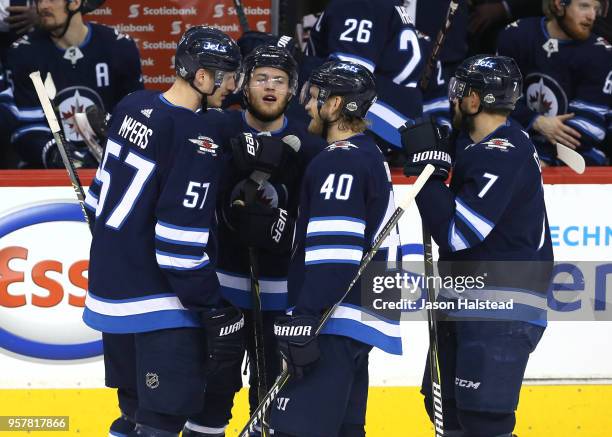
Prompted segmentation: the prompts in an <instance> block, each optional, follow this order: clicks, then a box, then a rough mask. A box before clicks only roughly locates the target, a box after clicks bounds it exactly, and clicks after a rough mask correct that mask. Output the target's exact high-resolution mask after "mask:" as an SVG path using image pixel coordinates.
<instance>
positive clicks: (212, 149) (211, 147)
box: [189, 135, 219, 156]
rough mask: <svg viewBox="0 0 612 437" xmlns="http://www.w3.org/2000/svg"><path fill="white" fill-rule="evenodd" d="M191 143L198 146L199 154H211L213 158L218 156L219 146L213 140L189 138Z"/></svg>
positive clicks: (201, 137)
mask: <svg viewBox="0 0 612 437" xmlns="http://www.w3.org/2000/svg"><path fill="white" fill-rule="evenodd" d="M189 141H190V142H192V143H193V144H195V145H197V146H198V153H199V154H201V155H205V154H207V153H210V154H211V155H212V156H217V149H218V148H219V146H218V145H216V144H215V142H214V141H213V139H212V138H210V137H205V136H202V135H198V137H197V138H189Z"/></svg>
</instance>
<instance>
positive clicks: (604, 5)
mask: <svg viewBox="0 0 612 437" xmlns="http://www.w3.org/2000/svg"><path fill="white" fill-rule="evenodd" d="M547 1H552V0H547ZM598 1H599V3H600V4H601V10H600V15H601V16H602V17H607V16H608V7H609V2H608V0H598ZM560 3H561V6H564V7H567V6H569V5H570V4H571V3H572V0H561V2H560ZM545 6H546V5H545Z"/></svg>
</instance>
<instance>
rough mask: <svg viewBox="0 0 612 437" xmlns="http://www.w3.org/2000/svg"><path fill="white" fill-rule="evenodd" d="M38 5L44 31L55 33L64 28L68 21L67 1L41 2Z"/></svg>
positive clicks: (42, 0) (50, 0)
mask: <svg viewBox="0 0 612 437" xmlns="http://www.w3.org/2000/svg"><path fill="white" fill-rule="evenodd" d="M36 5H37V7H38V15H39V16H40V27H41V28H42V29H44V30H46V31H47V32H53V31H55V30H60V29H63V28H64V26H65V25H66V20H68V13H67V12H66V0H39V1H37V2H36Z"/></svg>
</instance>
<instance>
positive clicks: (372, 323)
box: [236, 60, 401, 437]
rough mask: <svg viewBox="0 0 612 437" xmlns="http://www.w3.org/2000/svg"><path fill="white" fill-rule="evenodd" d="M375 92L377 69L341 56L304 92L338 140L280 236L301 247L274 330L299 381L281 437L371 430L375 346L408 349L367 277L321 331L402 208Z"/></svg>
mask: <svg viewBox="0 0 612 437" xmlns="http://www.w3.org/2000/svg"><path fill="white" fill-rule="evenodd" d="M375 98H376V87H375V83H374V77H373V75H372V73H370V71H369V70H368V69H367V68H366V67H364V66H363V65H360V64H355V63H352V62H346V61H337V60H336V61H330V62H327V63H325V64H323V65H322V66H321V67H319V68H317V69H316V70H315V71H314V72H313V73H312V75H311V76H310V78H309V81H308V82H306V84H305V85H304V87H303V90H302V99H301V101H302V102H304V103H306V110H307V112H308V114H309V115H310V116H311V117H312V119H311V122H310V124H309V126H308V131H309V132H311V133H313V134H317V135H321V136H323V137H324V138H325V139H326V140H327V142H328V143H329V145H328V146H327V147H326V148H325V149H324V150H323V151H321V152H319V154H317V155H316V156H315V157H314V159H313V160H312V161H311V162H310V164H309V165H308V167H307V168H306V173H305V175H304V178H303V180H302V185H301V193H300V201H299V215H298V219H297V223H296V224H295V226H291V225H290V224H291V222H292V220H290V219H288V220H287V223H286V225H285V226H284V228H283V229H282V230H280V235H278V237H279V238H278V240H279V241H281V242H284V243H285V244H289V245H292V256H291V261H290V266H289V278H288V290H289V305H290V307H291V308H292V315H291V316H283V317H280V318H278V319H277V320H276V322H275V326H274V332H275V334H276V337H277V341H278V347H279V351H280V354H281V356H282V357H283V360H284V361H285V363H286V365H287V366H289V369H290V372H291V374H292V376H293V378H292V379H291V380H290V382H289V383H288V385H287V386H286V387H285V388H283V389H282V390H281V392H280V393H279V395H278V398H277V401H276V402H275V403H274V405H273V406H272V411H271V413H270V414H271V418H270V425H271V428H273V429H274V435H275V436H281V437H285V436H314V435H317V436H335V435H351V436H359V435H364V433H365V430H364V425H365V412H366V403H367V393H368V355H369V352H370V350H371V349H372V347H374V346H375V347H379V348H380V349H382V350H384V351H386V352H389V353H394V354H400V353H401V340H400V333H399V323H394V322H392V321H388V320H386V319H382V318H379V317H377V316H376V315H374V314H370V313H368V312H366V310H365V308H364V306H363V305H362V303H361V298H360V285H359V283H358V284H357V285H355V287H353V289H352V291H351V293H350V294H349V296H348V297H347V298H346V299H345V301H343V302H342V304H341V305H340V307H339V308H338V309H337V310H336V311H335V312H334V314H333V315H332V316H331V318H330V320H329V321H328V323H327V324H326V326H325V328H324V329H323V331H322V332H321V334H322V335H320V336H318V337H317V336H315V335H314V331H315V328H316V325H317V324H318V322H319V320H320V319H321V317H322V315H323V313H324V311H325V310H327V309H329V308H331V307H332V306H333V305H334V304H335V303H337V302H338V301H339V299H340V298H341V296H342V295H343V294H344V292H345V291H346V287H347V286H348V284H349V283H350V281H351V279H352V278H353V277H354V275H355V274H356V272H357V268H358V265H359V262H360V261H361V258H362V256H363V254H364V253H365V251H367V250H368V249H369V248H370V247H371V244H372V241H373V240H374V238H375V237H376V235H377V233H378V232H379V231H380V229H381V227H382V225H383V224H384V223H385V221H386V220H387V218H388V217H389V216H390V215H391V214H392V212H393V211H394V209H395V205H394V200H393V191H392V186H391V181H390V176H389V171H388V167H387V165H386V163H385V162H384V158H383V155H382V153H381V152H380V150H379V148H378V146H377V145H376V143H374V141H373V140H372V139H371V138H370V137H369V136H366V135H364V134H363V132H364V131H365V128H366V125H367V124H366V121H365V119H364V117H365V114H366V112H367V111H368V109H369V108H370V106H371V105H372V102H373V101H374V100H375ZM236 208H240V207H236ZM250 226H251V228H250V231H251V232H252V233H258V234H260V235H261V234H268V235H270V234H271V230H274V229H278V227H276V228H275V227H274V225H273V224H272V225H271V224H270V222H269V221H268V222H266V221H261V222H260V223H257V222H256V221H252V222H251V224H250ZM274 234H275V233H272V235H274ZM268 238H270V237H268ZM292 242H293V244H291V243H292ZM398 244H399V241H398V235H397V233H396V232H393V233H392V235H391V236H389V238H388V239H387V240H385V242H384V244H383V245H384V246H385V249H383V250H381V251H380V252H379V254H378V255H377V256H378V257H379V259H380V260H383V259H389V260H392V261H394V260H396V259H397V253H398ZM302 334H303V335H302Z"/></svg>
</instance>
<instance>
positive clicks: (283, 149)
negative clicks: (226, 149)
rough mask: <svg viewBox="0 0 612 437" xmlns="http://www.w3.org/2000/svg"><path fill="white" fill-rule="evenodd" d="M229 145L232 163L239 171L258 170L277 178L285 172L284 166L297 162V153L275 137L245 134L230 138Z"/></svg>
mask: <svg viewBox="0 0 612 437" xmlns="http://www.w3.org/2000/svg"><path fill="white" fill-rule="evenodd" d="M298 141H299V140H298ZM230 144H231V146H232V156H233V158H234V163H235V165H236V167H237V168H238V170H241V171H248V172H251V171H254V170H259V171H261V172H263V173H267V174H269V175H272V176H278V175H280V174H281V173H285V172H286V171H287V170H286V168H285V167H286V166H288V165H291V166H292V164H293V163H294V162H295V161H297V151H296V150H294V148H293V147H292V146H290V145H289V144H287V143H286V142H285V141H283V140H282V139H280V138H277V137H271V136H266V135H259V136H258V135H254V134H252V133H250V132H246V133H241V134H240V135H238V136H236V137H234V138H232V139H231V140H230ZM297 148H298V149H299V146H297Z"/></svg>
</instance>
